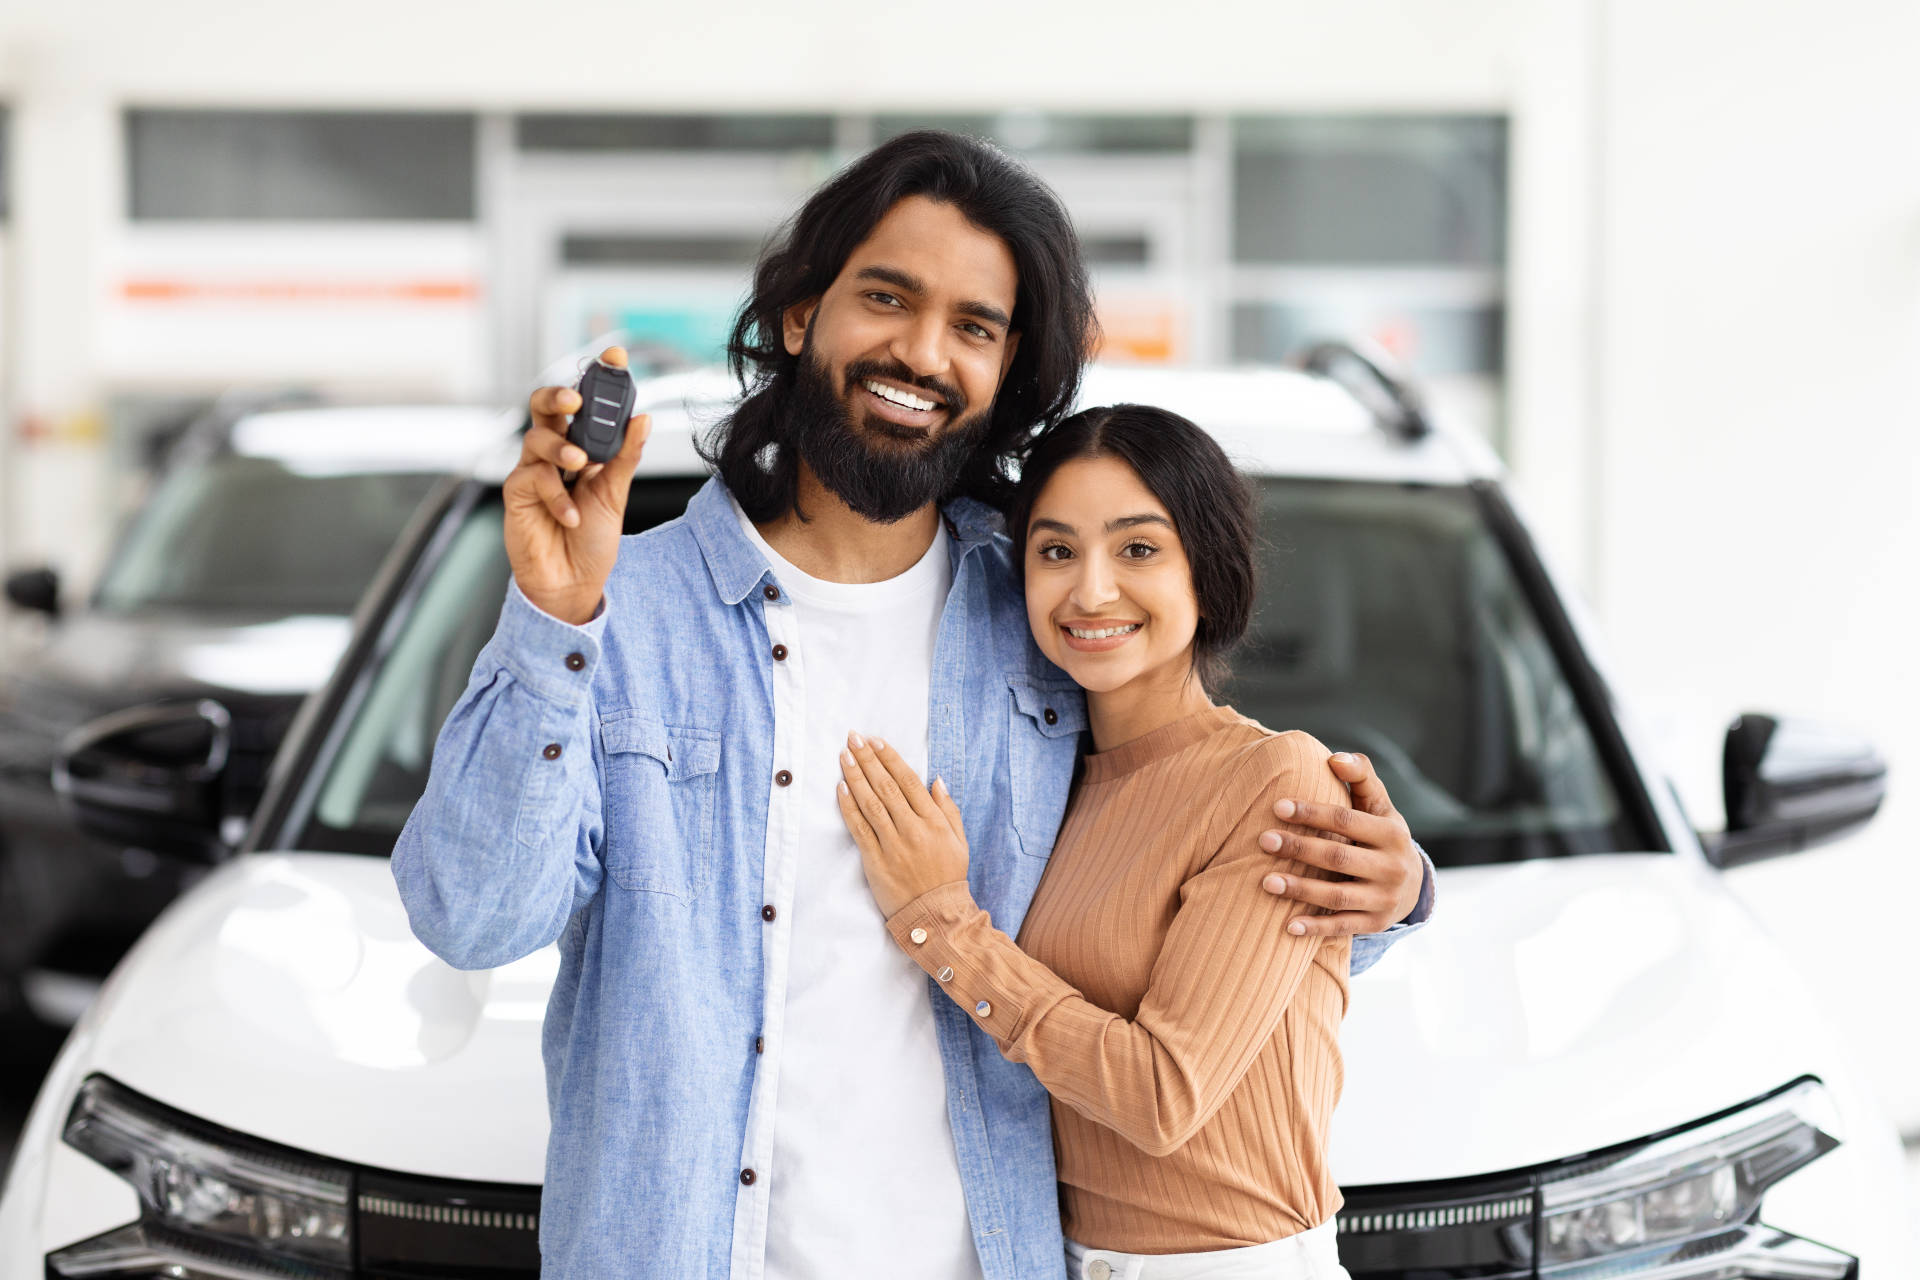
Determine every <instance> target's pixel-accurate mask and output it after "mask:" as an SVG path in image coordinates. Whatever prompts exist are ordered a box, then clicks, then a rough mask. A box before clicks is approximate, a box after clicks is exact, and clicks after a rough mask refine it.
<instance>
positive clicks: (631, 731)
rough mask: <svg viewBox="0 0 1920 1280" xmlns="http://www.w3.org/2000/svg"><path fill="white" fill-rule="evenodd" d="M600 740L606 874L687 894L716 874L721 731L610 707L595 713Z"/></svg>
mask: <svg viewBox="0 0 1920 1280" xmlns="http://www.w3.org/2000/svg"><path fill="white" fill-rule="evenodd" d="M600 747H601V750H602V751H603V752H604V753H605V755H606V761H607V764H606V820H607V825H606V847H605V856H606V865H607V874H608V876H610V877H611V878H612V880H613V882H614V883H615V884H617V885H619V886H620V887H621V888H622V889H633V890H637V891H640V892H645V893H665V894H670V895H672V896H673V897H676V898H680V899H682V900H684V901H688V902H691V901H692V900H693V899H694V898H695V896H697V894H698V892H699V891H700V890H701V889H704V888H705V887H706V886H707V885H708V884H709V883H710V882H711V880H712V877H713V841H714V831H713V809H714V794H715V790H716V786H717V778H718V774H719V771H720V734H719V731H718V730H714V729H699V728H694V727H691V726H686V725H670V724H662V723H661V722H660V721H658V720H653V719H650V718H648V717H646V716H644V715H640V714H638V713H635V712H624V713H615V714H614V715H612V716H610V717H603V718H602V719H601V721H600Z"/></svg>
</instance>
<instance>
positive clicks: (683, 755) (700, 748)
mask: <svg viewBox="0 0 1920 1280" xmlns="http://www.w3.org/2000/svg"><path fill="white" fill-rule="evenodd" d="M600 748H601V750H603V751H605V752H606V753H607V754H608V755H618V754H620V753H621V752H623V751H637V752H640V753H641V754H642V755H649V756H652V757H653V758H654V759H655V760H658V761H659V762H660V763H661V764H662V765H663V766H665V768H666V771H667V777H668V778H669V779H671V780H674V781H678V780H679V779H681V778H695V777H698V776H700V775H701V774H703V773H713V772H714V771H716V770H717V769H719V768H720V734H719V733H718V731H716V730H713V729H695V728H691V727H688V726H683V725H671V724H661V723H660V722H659V721H658V720H649V719H648V718H647V717H645V716H642V715H622V716H616V717H614V718H613V719H610V720H602V721H601V722H600Z"/></svg>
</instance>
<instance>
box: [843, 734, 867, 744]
mask: <svg viewBox="0 0 1920 1280" xmlns="http://www.w3.org/2000/svg"><path fill="white" fill-rule="evenodd" d="M847 741H848V742H851V743H852V744H853V745H854V746H855V747H864V746H866V745H867V740H866V739H865V738H863V737H861V736H860V735H859V734H857V733H850V734H848V735H847Z"/></svg>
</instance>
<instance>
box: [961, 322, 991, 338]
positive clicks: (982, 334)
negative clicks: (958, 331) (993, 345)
mask: <svg viewBox="0 0 1920 1280" xmlns="http://www.w3.org/2000/svg"><path fill="white" fill-rule="evenodd" d="M960 327H961V328H962V329H964V330H966V331H967V332H968V333H970V334H972V335H973V336H974V337H976V338H992V337H993V334H992V333H991V332H990V331H989V330H988V329H987V327H986V326H985V325H978V324H973V323H971V322H969V323H967V324H963V325H961V326H960Z"/></svg>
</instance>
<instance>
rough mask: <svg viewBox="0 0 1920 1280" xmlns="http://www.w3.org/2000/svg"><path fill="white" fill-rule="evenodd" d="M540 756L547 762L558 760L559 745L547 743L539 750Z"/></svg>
mask: <svg viewBox="0 0 1920 1280" xmlns="http://www.w3.org/2000/svg"><path fill="white" fill-rule="evenodd" d="M540 754H541V755H543V756H545V757H546V758H547V759H549V760H558V759H559V758H560V744H559V743H557V742H549V743H548V744H547V745H546V746H544V747H542V748H540Z"/></svg>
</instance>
